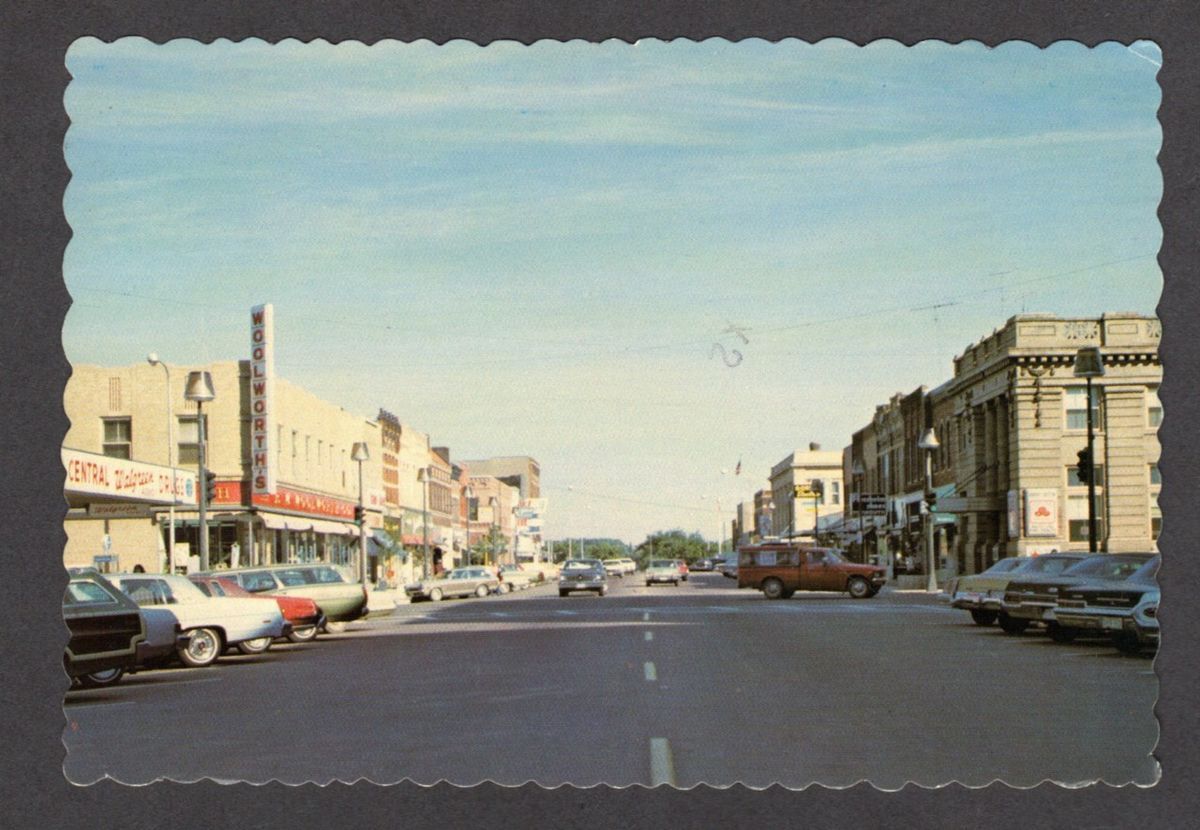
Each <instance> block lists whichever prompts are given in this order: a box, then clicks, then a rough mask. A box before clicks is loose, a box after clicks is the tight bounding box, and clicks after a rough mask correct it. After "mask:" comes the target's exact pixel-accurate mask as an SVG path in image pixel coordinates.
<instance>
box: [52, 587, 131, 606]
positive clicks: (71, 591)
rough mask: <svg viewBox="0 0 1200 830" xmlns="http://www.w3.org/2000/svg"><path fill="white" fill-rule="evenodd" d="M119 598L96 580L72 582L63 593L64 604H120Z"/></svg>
mask: <svg viewBox="0 0 1200 830" xmlns="http://www.w3.org/2000/svg"><path fill="white" fill-rule="evenodd" d="M118 604H119V603H118V602H117V598H116V597H114V596H113V595H112V594H110V593H109V592H108V591H106V590H104V586H102V585H99V584H97V583H95V582H72V583H71V584H69V585H68V586H67V590H66V591H65V592H64V593H63V605H76V606H78V605H118Z"/></svg>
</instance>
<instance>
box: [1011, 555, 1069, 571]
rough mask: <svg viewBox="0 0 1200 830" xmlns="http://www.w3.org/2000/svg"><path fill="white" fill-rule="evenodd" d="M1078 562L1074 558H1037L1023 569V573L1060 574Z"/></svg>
mask: <svg viewBox="0 0 1200 830" xmlns="http://www.w3.org/2000/svg"><path fill="white" fill-rule="evenodd" d="M1078 562H1079V560H1078V559H1076V558H1074V557H1059V556H1035V557H1033V559H1031V560H1030V561H1029V564H1027V565H1026V566H1025V567H1024V568H1022V569H1021V573H1030V574H1060V573H1062V572H1063V571H1065V570H1066V569H1067V568H1069V567H1071V566H1072V565H1074V564H1076V563H1078Z"/></svg>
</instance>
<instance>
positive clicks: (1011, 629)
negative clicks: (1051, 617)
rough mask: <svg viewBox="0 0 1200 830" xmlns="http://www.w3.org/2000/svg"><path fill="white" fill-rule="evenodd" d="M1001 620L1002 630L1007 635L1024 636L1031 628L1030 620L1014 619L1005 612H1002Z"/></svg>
mask: <svg viewBox="0 0 1200 830" xmlns="http://www.w3.org/2000/svg"><path fill="white" fill-rule="evenodd" d="M999 619H1000V630H1001V631H1003V632H1004V633H1005V634H1022V633H1024V631H1025V629H1026V628H1029V620H1018V619H1014V618H1012V617H1010V616H1009V615H1008V614H1005V613H1003V612H1001V614H1000V617H999Z"/></svg>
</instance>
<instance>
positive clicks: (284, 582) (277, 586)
mask: <svg viewBox="0 0 1200 830" xmlns="http://www.w3.org/2000/svg"><path fill="white" fill-rule="evenodd" d="M203 575H204V576H219V577H224V578H227V579H232V580H233V581H234V582H236V583H237V584H238V585H241V586H242V587H243V588H245V589H246V590H247V591H249V592H250V593H252V594H264V595H266V596H276V597H279V596H285V597H305V598H306V599H311V600H312V601H313V602H315V603H316V604H317V607H319V608H320V609H321V613H322V614H324V615H325V625H324V626H323V628H326V629H330V630H332V629H335V628H340V627H342V626H344V624H345V623H347V622H350V621H351V620H357V619H359V618H360V617H365V616H366V615H367V592H366V589H364V588H363V586H362V585H361V584H359V583H358V582H350V581H347V580H346V578H345V577H344V576H342V574H341V573H339V572H338V570H337V568H336V567H334V566H333V565H328V564H325V563H321V562H310V563H306V564H299V565H264V566H260V567H257V568H234V569H232V570H227V571H213V572H211V573H209V574H203ZM292 633H293V634H295V633H296V632H295V631H294V630H293V632H292ZM303 634H308V631H307V629H306V630H305V632H303ZM313 636H316V634H315V631H314V632H313ZM308 639H312V637H311V636H310V637H308Z"/></svg>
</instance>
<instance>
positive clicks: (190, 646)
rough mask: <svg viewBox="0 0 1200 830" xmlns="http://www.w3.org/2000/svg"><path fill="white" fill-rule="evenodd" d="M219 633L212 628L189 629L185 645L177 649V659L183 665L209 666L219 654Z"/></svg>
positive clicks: (221, 649) (220, 648) (220, 647)
mask: <svg viewBox="0 0 1200 830" xmlns="http://www.w3.org/2000/svg"><path fill="white" fill-rule="evenodd" d="M222 651H223V648H222V646H221V635H220V634H218V633H217V632H216V630H214V629H212V628H196V629H193V630H192V631H191V636H190V637H188V641H187V645H185V646H183V647H182V648H180V649H179V651H178V654H179V659H180V660H182V661H183V664H184V665H185V666H191V667H192V668H200V667H202V666H211V665H212V664H213V663H214V662H216V659H217V657H219V656H220V655H221V652H222Z"/></svg>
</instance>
